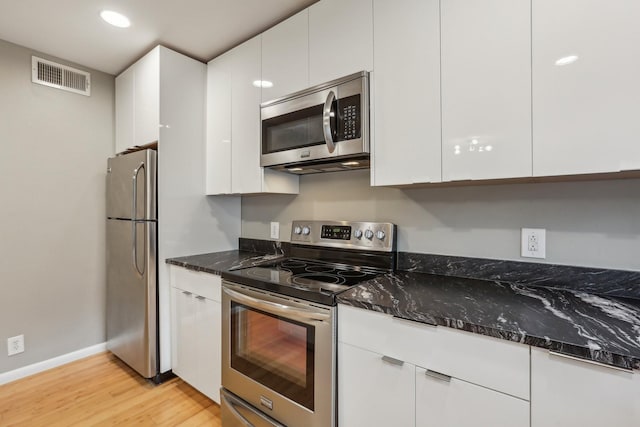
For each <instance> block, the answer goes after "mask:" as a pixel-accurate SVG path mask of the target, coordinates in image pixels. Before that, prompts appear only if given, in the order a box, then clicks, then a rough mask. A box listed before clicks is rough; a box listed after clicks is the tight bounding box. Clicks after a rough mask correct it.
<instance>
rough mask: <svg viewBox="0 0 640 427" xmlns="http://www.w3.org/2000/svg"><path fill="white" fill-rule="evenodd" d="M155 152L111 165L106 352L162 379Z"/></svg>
mask: <svg viewBox="0 0 640 427" xmlns="http://www.w3.org/2000/svg"><path fill="white" fill-rule="evenodd" d="M156 159H157V154H156V151H154V150H144V151H137V152H134V153H130V154H126V155H122V156H117V157H112V158H110V159H109V160H108V164H107V348H108V349H109V350H110V351H111V352H112V353H113V354H115V355H116V356H118V358H120V359H121V360H122V361H124V362H125V363H126V364H127V365H129V366H130V367H132V368H133V369H135V370H136V371H138V373H140V375H142V376H143V377H145V378H153V379H154V380H157V379H158V371H159V356H158V315H157V313H158V302H157V298H158V283H157V241H158V238H157V236H158V232H157V230H158V225H157V201H156V200H157V197H156V194H157V192H156V189H157V187H156V176H157V174H156V165H157V162H156Z"/></svg>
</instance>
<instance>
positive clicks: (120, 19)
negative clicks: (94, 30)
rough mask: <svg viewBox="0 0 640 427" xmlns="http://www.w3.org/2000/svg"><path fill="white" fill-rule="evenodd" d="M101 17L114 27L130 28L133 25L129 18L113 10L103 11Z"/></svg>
mask: <svg viewBox="0 0 640 427" xmlns="http://www.w3.org/2000/svg"><path fill="white" fill-rule="evenodd" d="M100 17H101V18H102V19H104V20H105V21H106V22H108V23H109V24H111V25H113V26H114V27H119V28H128V27H129V26H130V25H131V22H130V21H129V18H127V17H126V16H124V15H123V14H121V13H118V12H114V11H112V10H103V11H102V12H100Z"/></svg>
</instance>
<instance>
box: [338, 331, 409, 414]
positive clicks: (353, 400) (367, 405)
mask: <svg viewBox="0 0 640 427" xmlns="http://www.w3.org/2000/svg"><path fill="white" fill-rule="evenodd" d="M383 357H384V356H383V355H381V354H379V353H376V352H373V351H369V350H364V349H362V348H359V347H355V346H352V345H350V344H345V343H339V344H338V372H339V380H338V425H339V426H341V427H345V426H346V427H349V426H371V427H373V426H396V427H404V426H413V425H415V417H414V407H415V394H414V375H415V373H414V372H415V367H414V365H411V364H409V363H404V364H399V363H393V360H390V359H386V360H385V359H383Z"/></svg>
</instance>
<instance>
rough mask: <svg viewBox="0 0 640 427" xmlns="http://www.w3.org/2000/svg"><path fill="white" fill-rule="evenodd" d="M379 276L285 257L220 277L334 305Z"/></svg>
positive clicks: (364, 269)
mask: <svg viewBox="0 0 640 427" xmlns="http://www.w3.org/2000/svg"><path fill="white" fill-rule="evenodd" d="M381 273H383V271H382V270H380V269H376V268H372V267H358V266H352V265H345V264H339V263H332V262H324V261H317V260H309V259H304V258H284V259H281V260H277V261H273V262H270V263H267V264H262V265H260V266H256V267H248V268H243V269H237V270H234V271H230V272H228V273H227V274H224V275H223V277H224V278H226V279H228V280H232V281H235V282H240V283H244V284H246V285H250V286H256V287H259V288H262V289H265V290H271V291H274V292H278V293H282V294H285V295H289V296H294V297H300V298H303V299H307V300H311V301H316V302H321V303H325V304H331V305H333V304H334V303H335V302H334V301H335V295H337V294H338V293H340V292H342V291H344V290H346V289H349V288H350V287H351V286H353V285H356V284H358V283H360V282H363V281H365V280H370V279H372V278H374V277H376V276H378V275H379V274H381ZM230 276H232V277H230Z"/></svg>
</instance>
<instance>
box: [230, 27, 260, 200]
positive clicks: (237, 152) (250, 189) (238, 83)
mask: <svg viewBox="0 0 640 427" xmlns="http://www.w3.org/2000/svg"><path fill="white" fill-rule="evenodd" d="M260 50H261V48H260V36H258V37H254V38H252V39H251V40H249V41H246V42H245V43H243V44H241V45H240V46H238V47H237V48H235V49H233V50H232V51H231V53H232V58H231V61H232V63H233V66H232V67H233V75H232V78H231V186H232V192H233V193H240V194H243V193H260V192H261V191H262V179H263V169H262V168H261V167H260V141H261V138H260V129H261V127H260V100H261V98H260V87H259V86H256V85H254V84H253V82H255V81H259V80H260V79H261V75H260V70H261V67H260V61H261V58H260Z"/></svg>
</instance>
